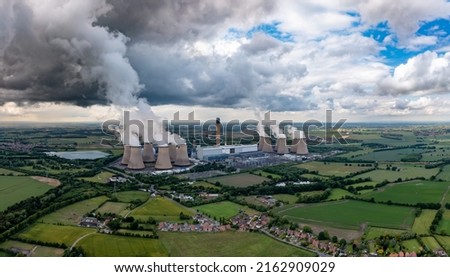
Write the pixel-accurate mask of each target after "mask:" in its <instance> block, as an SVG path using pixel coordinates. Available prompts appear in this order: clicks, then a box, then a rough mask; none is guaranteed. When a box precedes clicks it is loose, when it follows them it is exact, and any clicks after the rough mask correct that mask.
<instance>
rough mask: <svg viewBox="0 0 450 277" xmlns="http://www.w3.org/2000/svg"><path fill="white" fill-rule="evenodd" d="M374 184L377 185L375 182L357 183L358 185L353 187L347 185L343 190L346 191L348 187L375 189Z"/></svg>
mask: <svg viewBox="0 0 450 277" xmlns="http://www.w3.org/2000/svg"><path fill="white" fill-rule="evenodd" d="M376 184H377V182H373V181H368V182H363V183H358V184H354V185H348V186H345V188H346V189H348V188H350V187H354V188H359V187H365V186H369V187H375V185H376Z"/></svg>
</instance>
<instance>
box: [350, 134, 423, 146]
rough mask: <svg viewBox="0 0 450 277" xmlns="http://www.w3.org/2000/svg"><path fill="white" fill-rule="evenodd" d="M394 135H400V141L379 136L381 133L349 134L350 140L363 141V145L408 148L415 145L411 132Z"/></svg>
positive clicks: (414, 137)
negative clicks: (377, 144) (372, 144)
mask: <svg viewBox="0 0 450 277" xmlns="http://www.w3.org/2000/svg"><path fill="white" fill-rule="evenodd" d="M395 133H396V134H401V135H402V137H400V138H401V139H399V140H397V139H391V138H386V137H382V136H381V131H378V132H373V131H370V132H367V133H362V134H351V136H350V138H351V139H358V140H363V141H364V142H365V143H379V144H386V145H388V146H408V145H414V144H416V136H415V135H414V134H413V133H412V132H401V131H400V132H399V131H396V132H395Z"/></svg>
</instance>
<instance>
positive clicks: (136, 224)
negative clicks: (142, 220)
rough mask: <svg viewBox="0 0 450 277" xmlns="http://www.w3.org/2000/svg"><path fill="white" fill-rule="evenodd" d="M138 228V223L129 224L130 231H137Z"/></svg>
mask: <svg viewBox="0 0 450 277" xmlns="http://www.w3.org/2000/svg"><path fill="white" fill-rule="evenodd" d="M138 228H139V222H137V221H133V222H132V223H131V224H130V229H131V230H137V229H138Z"/></svg>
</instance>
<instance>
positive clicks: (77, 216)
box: [39, 196, 108, 226]
mask: <svg viewBox="0 0 450 277" xmlns="http://www.w3.org/2000/svg"><path fill="white" fill-rule="evenodd" d="M107 200H108V197H106V196H99V197H95V198H91V199H87V200H83V201H81V202H78V203H75V204H72V205H69V206H67V207H64V208H62V209H59V210H57V211H55V212H53V213H51V214H48V215H46V216H44V217H42V218H41V219H39V221H40V222H43V223H50V224H63V225H75V226H77V225H78V224H80V221H81V219H82V218H83V216H84V215H85V214H87V213H90V212H92V211H95V210H96V209H97V208H98V207H99V206H100V205H102V204H103V203H104V202H106V201H107Z"/></svg>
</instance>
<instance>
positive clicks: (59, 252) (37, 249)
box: [0, 240, 64, 257]
mask: <svg viewBox="0 0 450 277" xmlns="http://www.w3.org/2000/svg"><path fill="white" fill-rule="evenodd" d="M11 248H15V249H20V250H25V251H29V256H30V257H62V256H63V255H64V249H61V248H55V247H47V246H41V245H35V244H29V243H24V242H21V241H15V240H7V241H5V242H3V243H1V244H0V249H5V250H11Z"/></svg>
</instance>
